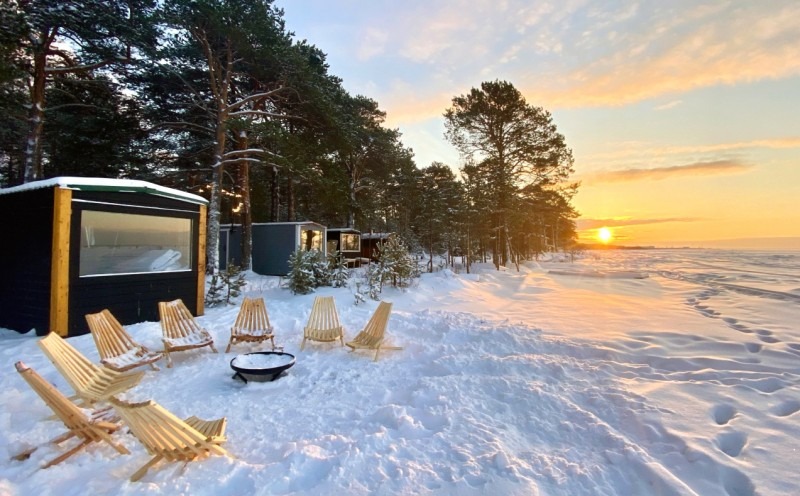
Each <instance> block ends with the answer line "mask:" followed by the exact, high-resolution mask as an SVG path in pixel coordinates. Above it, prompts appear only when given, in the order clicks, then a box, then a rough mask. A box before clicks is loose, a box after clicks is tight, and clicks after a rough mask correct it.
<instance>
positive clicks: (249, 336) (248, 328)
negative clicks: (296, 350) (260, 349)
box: [225, 297, 275, 353]
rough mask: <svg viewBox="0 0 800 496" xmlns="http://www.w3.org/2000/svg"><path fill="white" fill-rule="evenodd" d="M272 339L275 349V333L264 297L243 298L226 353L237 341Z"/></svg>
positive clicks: (256, 341)
mask: <svg viewBox="0 0 800 496" xmlns="http://www.w3.org/2000/svg"><path fill="white" fill-rule="evenodd" d="M268 339H269V340H270V341H271V342H272V350H273V351H274V350H275V335H274V334H273V332H272V325H271V324H270V323H269V314H268V313H267V306H266V305H265V304H264V298H247V297H245V298H244V300H242V306H241V308H239V314H238V315H237V316H236V322H234V323H233V327H231V340H230V342H229V343H228V347H227V348H226V349H225V353H228V352H229V351H231V346H232V345H234V344H236V343H260V342H262V341H266V340H268Z"/></svg>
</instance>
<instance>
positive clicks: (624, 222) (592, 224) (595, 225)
mask: <svg viewBox="0 0 800 496" xmlns="http://www.w3.org/2000/svg"><path fill="white" fill-rule="evenodd" d="M701 220H703V219H701V218H699V217H665V218H659V219H631V218H628V217H626V218H615V219H578V220H577V222H576V224H577V228H578V230H580V231H585V230H590V229H599V228H601V227H628V226H641V225H647V224H664V223H667V222H698V221H701Z"/></svg>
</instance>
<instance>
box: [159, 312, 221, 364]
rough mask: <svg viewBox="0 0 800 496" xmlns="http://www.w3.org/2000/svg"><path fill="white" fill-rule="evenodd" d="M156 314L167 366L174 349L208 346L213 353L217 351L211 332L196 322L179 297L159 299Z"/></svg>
mask: <svg viewBox="0 0 800 496" xmlns="http://www.w3.org/2000/svg"><path fill="white" fill-rule="evenodd" d="M158 314H159V316H160V318H161V330H162V332H163V336H162V341H163V342H164V354H165V355H166V356H167V367H172V357H171V356H170V353H174V352H176V351H185V350H192V349H195V348H202V347H204V346H209V347H210V348H211V350H212V351H213V352H214V353H216V352H217V349H216V348H215V347H214V339H213V338H212V337H211V334H209V333H208V331H206V330H205V329H203V328H202V327H200V326H199V325H198V324H197V322H196V321H195V320H194V317H193V316H192V314H191V312H189V309H188V308H186V305H184V304H183V301H182V300H181V299H177V300H173V301H160V302H159V303H158Z"/></svg>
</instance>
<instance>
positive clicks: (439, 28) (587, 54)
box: [277, 0, 800, 249]
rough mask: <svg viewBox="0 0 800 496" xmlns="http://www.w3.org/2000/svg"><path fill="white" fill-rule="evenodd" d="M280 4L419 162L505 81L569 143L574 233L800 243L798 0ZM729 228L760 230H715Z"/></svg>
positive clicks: (667, 241)
mask: <svg viewBox="0 0 800 496" xmlns="http://www.w3.org/2000/svg"><path fill="white" fill-rule="evenodd" d="M277 5H278V6H279V7H281V8H283V9H284V10H285V18H286V21H287V27H288V28H289V29H290V30H291V31H294V32H295V34H296V36H297V38H299V39H303V38H305V39H307V40H309V42H311V43H313V44H315V45H317V46H318V47H319V48H321V49H322V50H323V51H324V52H326V53H327V54H328V62H329V63H330V66H331V73H333V74H335V75H337V76H339V77H341V78H342V79H343V81H344V86H345V88H347V90H348V91H350V92H351V93H352V94H363V95H366V96H368V97H370V98H373V99H375V100H377V101H378V102H379V104H380V106H381V108H382V109H383V110H385V111H386V112H387V124H388V125H389V126H390V127H393V128H398V129H400V131H401V132H402V133H403V138H402V141H403V143H404V144H405V145H406V146H408V147H411V148H412V149H413V150H414V154H415V158H416V162H417V165H418V166H419V167H426V166H428V165H430V163H431V162H432V161H440V162H444V163H446V164H449V165H451V166H452V167H454V168H455V169H457V168H458V167H459V166H460V165H461V160H460V158H459V155H458V152H457V151H456V150H455V148H454V147H453V146H452V145H450V144H449V143H448V142H447V141H446V140H445V139H444V119H443V117H442V114H443V112H444V111H445V109H446V108H448V107H449V106H450V102H451V100H452V98H453V97H454V96H457V95H461V94H465V93H467V92H468V91H469V90H470V88H472V87H477V86H479V85H480V83H481V82H482V81H489V80H495V79H502V80H506V81H509V82H511V83H512V84H514V85H515V86H516V87H517V88H518V89H519V90H520V91H522V93H523V94H524V95H525V98H526V99H527V101H528V103H530V104H532V105H535V106H541V107H544V108H545V109H547V110H549V111H550V112H551V113H552V114H553V119H554V121H555V123H556V125H557V126H558V128H559V131H560V132H561V133H562V134H564V136H565V137H566V140H567V143H568V144H569V146H570V147H571V148H572V150H573V154H574V157H575V171H576V174H575V179H576V180H580V181H581V184H582V186H581V188H580V192H579V193H578V195H577V196H576V198H575V200H574V204H575V206H576V208H577V209H578V210H579V211H580V213H581V218H580V219H579V223H578V227H579V229H581V238H582V239H584V240H587V241H593V240H595V236H596V234H597V231H598V229H599V228H601V227H603V226H606V227H608V228H610V230H611V232H612V233H613V236H614V239H613V240H612V243H617V244H628V245H634V244H637V245H658V246H676V245H677V246H683V245H691V246H707V247H715V246H726V247H747V248H792V249H800V22H798V19H800V2H797V1H796V0H785V1H783V0H770V1H768V2H760V1H716V0H715V1H693V0H685V1H679V0H671V1H669V2H659V1H649V2H626V1H620V2H592V1H589V0H565V1H558V2H556V1H553V2H544V1H536V2H531V1H516V0H509V1H502V0H494V1H473V0H470V1H466V0H463V1H455V0H453V1H430V0H427V1H417V0H412V1H403V2H389V1H380V0H377V1H366V0H362V1H356V0H352V1H336V2H329V1H327V0H293V1H291V2H290V1H287V0H282V1H279V2H277ZM743 238H762V239H759V240H753V239H748V240H744V241H726V242H725V243H718V242H717V241H719V240H734V239H735V240H741V239H743ZM763 238H784V239H772V240H767V239H763ZM786 238H794V239H786Z"/></svg>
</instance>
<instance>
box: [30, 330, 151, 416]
mask: <svg viewBox="0 0 800 496" xmlns="http://www.w3.org/2000/svg"><path fill="white" fill-rule="evenodd" d="M39 347H40V348H41V349H42V351H44V354H45V355H47V357H48V358H49V359H50V361H51V362H53V365H55V367H56V368H57V369H58V371H59V372H61V375H62V376H64V379H66V380H67V382H68V383H69V385H70V386H72V389H73V390H75V395H76V396H77V397H79V398H80V399H81V400H82V401H83V402H84V403H85V404H86V405H92V404H94V403H96V402H98V401H106V400H107V399H108V398H109V397H111V396H113V395H115V394H119V393H121V392H123V391H127V390H128V389H130V388H132V387H133V386H135V385H137V384H139V381H141V380H142V376H143V375H144V372H129V373H123V372H117V371H116V370H112V369H109V368H106V367H100V366H98V365H96V364H94V363H92V362H90V361H89V359H88V358H86V357H85V356H83V355H81V353H80V352H79V351H78V350H76V349H75V348H73V347H72V345H70V344H69V343H67V341H66V340H65V339H63V338H61V336H59V335H58V334H56V333H54V332H51V333H50V334H48V335H47V336H46V337H44V338H42V339H40V340H39Z"/></svg>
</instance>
